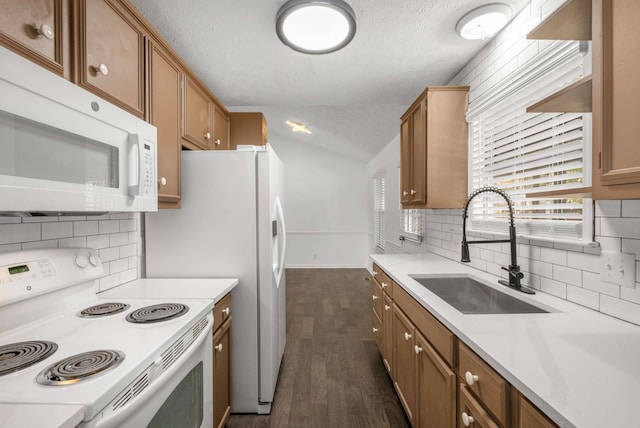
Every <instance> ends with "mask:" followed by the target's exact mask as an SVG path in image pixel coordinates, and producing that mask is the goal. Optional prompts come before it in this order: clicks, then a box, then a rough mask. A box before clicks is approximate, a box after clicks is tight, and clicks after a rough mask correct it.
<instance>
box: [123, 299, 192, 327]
mask: <svg viewBox="0 0 640 428" xmlns="http://www.w3.org/2000/svg"><path fill="white" fill-rule="evenodd" d="M188 311H189V307H188V306H187V305H182V304H180V303H161V304H159V305H151V306H145V307H144V308H140V309H136V310H135V311H133V312H131V313H130V314H129V315H127V321H129V322H132V323H136V324H147V323H154V322H161V321H168V320H170V319H174V318H178V317H180V316H182V315H184V314H186V313H187V312H188Z"/></svg>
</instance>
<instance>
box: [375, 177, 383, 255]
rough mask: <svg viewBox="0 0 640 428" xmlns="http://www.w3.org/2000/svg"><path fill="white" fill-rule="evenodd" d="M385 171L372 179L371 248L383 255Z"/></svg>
mask: <svg viewBox="0 0 640 428" xmlns="http://www.w3.org/2000/svg"><path fill="white" fill-rule="evenodd" d="M385 176H386V171H385V170H382V171H379V172H378V173H377V174H376V175H375V176H374V177H373V241H374V242H373V247H374V249H375V251H376V252H379V253H384V244H385V239H384V182H385Z"/></svg>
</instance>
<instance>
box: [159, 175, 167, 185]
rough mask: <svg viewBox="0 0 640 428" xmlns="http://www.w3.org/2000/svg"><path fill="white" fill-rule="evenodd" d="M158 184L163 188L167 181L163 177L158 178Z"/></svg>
mask: <svg viewBox="0 0 640 428" xmlns="http://www.w3.org/2000/svg"><path fill="white" fill-rule="evenodd" d="M160 184H162V185H163V186H166V185H167V179H166V178H164V177H160Z"/></svg>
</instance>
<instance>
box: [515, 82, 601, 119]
mask: <svg viewBox="0 0 640 428" xmlns="http://www.w3.org/2000/svg"><path fill="white" fill-rule="evenodd" d="M550 112H572V113H590V112H591V75H588V76H586V77H583V78H582V79H580V80H578V81H577V82H574V83H572V84H571V85H569V86H567V87H565V88H562V89H561V90H559V91H558V92H555V93H553V94H551V95H549V96H548V97H546V98H543V99H541V100H540V101H538V102H537V103H535V104H532V105H530V106H529V107H527V113H550Z"/></svg>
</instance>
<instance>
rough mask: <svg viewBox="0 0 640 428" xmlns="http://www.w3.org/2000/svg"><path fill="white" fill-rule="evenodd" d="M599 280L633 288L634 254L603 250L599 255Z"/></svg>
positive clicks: (634, 283)
mask: <svg viewBox="0 0 640 428" xmlns="http://www.w3.org/2000/svg"><path fill="white" fill-rule="evenodd" d="M600 281H603V282H608V283H610V284H617V285H622V286H623V287H629V288H635V286H636V255H635V254H627V253H618V252H615V251H603V252H602V254H601V255H600Z"/></svg>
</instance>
